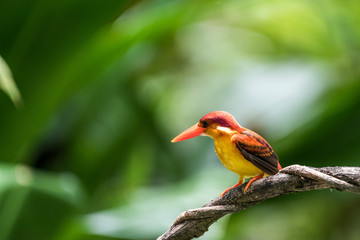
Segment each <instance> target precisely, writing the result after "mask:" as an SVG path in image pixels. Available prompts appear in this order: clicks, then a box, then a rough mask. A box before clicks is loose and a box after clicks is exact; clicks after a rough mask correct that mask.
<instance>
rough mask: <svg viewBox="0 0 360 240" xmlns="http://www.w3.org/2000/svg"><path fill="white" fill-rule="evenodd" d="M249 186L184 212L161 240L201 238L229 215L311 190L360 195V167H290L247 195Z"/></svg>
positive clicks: (262, 180)
mask: <svg viewBox="0 0 360 240" xmlns="http://www.w3.org/2000/svg"><path fill="white" fill-rule="evenodd" d="M245 185H246V184H243V185H241V186H239V187H237V188H234V189H231V190H230V191H228V192H227V193H226V194H225V195H224V196H223V198H220V197H217V198H215V199H213V200H211V201H210V202H208V203H207V204H205V205H204V206H203V207H201V208H197V209H191V210H188V211H186V212H183V213H181V214H180V215H179V216H178V217H177V218H176V220H175V222H174V223H173V224H172V225H171V227H170V229H169V230H168V231H167V232H166V233H164V234H163V235H161V236H160V237H159V238H158V240H169V239H172V240H187V239H193V238H197V237H200V236H201V235H203V234H204V233H205V232H206V231H207V230H208V228H209V226H210V225H211V224H213V223H214V222H216V221H217V220H218V219H220V218H221V217H223V216H225V215H226V214H229V213H234V212H239V211H242V210H244V209H246V208H249V207H252V206H254V205H256V204H258V203H260V202H262V201H264V200H266V199H269V198H273V197H277V196H281V195H285V194H289V193H294V192H303V191H309V190H320V189H329V188H334V189H337V190H339V191H347V192H353V193H360V167H323V168H312V167H306V166H300V165H291V166H288V167H286V168H284V169H282V170H281V171H280V172H279V173H278V174H276V175H272V176H269V177H267V178H262V179H259V180H257V181H255V182H253V183H252V184H251V186H250V188H249V189H248V191H247V192H246V193H245V194H244V193H243V190H244V188H245Z"/></svg>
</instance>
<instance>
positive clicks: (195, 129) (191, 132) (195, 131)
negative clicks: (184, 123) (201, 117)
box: [171, 124, 206, 143]
mask: <svg viewBox="0 0 360 240" xmlns="http://www.w3.org/2000/svg"><path fill="white" fill-rule="evenodd" d="M205 129H206V128H203V127H199V126H198V124H195V125H194V126H192V127H189V128H188V129H186V130H185V131H183V132H182V133H180V134H179V135H177V136H176V137H175V138H174V139H173V140H171V142H173V143H174V142H180V141H183V140H186V139H189V138H193V137H196V136H199V135H200V134H202V133H204V131H205Z"/></svg>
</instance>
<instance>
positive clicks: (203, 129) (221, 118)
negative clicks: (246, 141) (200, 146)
mask: <svg viewBox="0 0 360 240" xmlns="http://www.w3.org/2000/svg"><path fill="white" fill-rule="evenodd" d="M242 129H243V128H241V127H240V125H239V124H238V123H237V121H236V120H235V118H234V117H233V116H232V115H231V114H230V113H228V112H224V111H215V112H211V113H208V114H206V115H205V116H203V117H202V118H201V119H200V121H199V122H198V123H196V124H195V125H193V126H191V127H190V128H188V129H186V130H185V131H183V132H182V133H180V134H179V135H178V136H176V137H175V138H174V139H173V140H171V142H180V141H183V140H186V139H189V138H193V137H196V136H199V135H205V136H209V137H212V138H214V137H216V136H219V135H221V134H224V133H231V132H234V131H238V132H239V131H241V130H242Z"/></svg>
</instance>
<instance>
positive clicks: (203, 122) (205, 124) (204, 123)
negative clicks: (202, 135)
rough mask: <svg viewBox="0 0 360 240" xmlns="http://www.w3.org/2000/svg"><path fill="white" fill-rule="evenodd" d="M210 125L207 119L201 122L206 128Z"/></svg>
mask: <svg viewBox="0 0 360 240" xmlns="http://www.w3.org/2000/svg"><path fill="white" fill-rule="evenodd" d="M208 125H209V123H208V122H207V121H202V122H201V126H202V127H203V128H206V127H207V126H208Z"/></svg>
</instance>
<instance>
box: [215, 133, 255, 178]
mask: <svg viewBox="0 0 360 240" xmlns="http://www.w3.org/2000/svg"><path fill="white" fill-rule="evenodd" d="M214 143H215V150H216V153H217V155H218V157H219V159H220V161H221V163H222V164H223V165H224V166H225V167H226V168H227V169H229V170H230V171H232V172H234V173H237V174H238V175H239V176H240V177H242V178H244V177H253V176H257V175H259V174H261V173H262V171H261V170H260V169H259V168H257V167H255V166H254V165H253V164H252V163H251V162H250V161H248V160H246V159H245V158H244V157H243V155H242V154H241V153H240V151H239V150H238V149H237V148H236V146H235V144H233V143H232V141H231V136H229V135H227V134H226V135H221V136H217V137H214Z"/></svg>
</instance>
